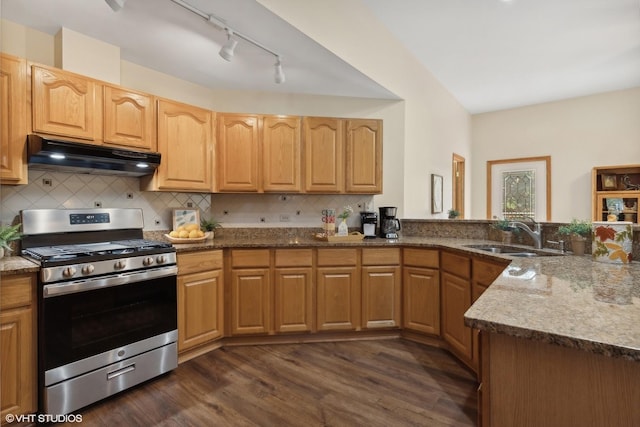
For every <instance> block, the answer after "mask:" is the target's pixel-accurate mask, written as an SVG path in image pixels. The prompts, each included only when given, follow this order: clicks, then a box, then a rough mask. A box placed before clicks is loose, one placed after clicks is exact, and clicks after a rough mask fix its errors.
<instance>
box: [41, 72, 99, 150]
mask: <svg viewBox="0 0 640 427" xmlns="http://www.w3.org/2000/svg"><path fill="white" fill-rule="evenodd" d="M32 85H33V90H32V97H33V100H32V108H33V130H34V132H43V133H49V134H54V135H63V136H70V137H74V138H81V139H86V140H89V141H93V140H94V139H95V137H96V135H97V134H98V132H96V130H97V127H96V126H98V124H99V123H100V119H99V114H100V110H99V103H97V102H96V83H95V82H94V81H93V80H90V79H88V78H85V77H82V76H80V75H77V74H73V73H69V72H67V71H62V70H57V69H52V68H44V67H41V66H37V65H33V66H32Z"/></svg>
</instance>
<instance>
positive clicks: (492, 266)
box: [471, 258, 509, 371]
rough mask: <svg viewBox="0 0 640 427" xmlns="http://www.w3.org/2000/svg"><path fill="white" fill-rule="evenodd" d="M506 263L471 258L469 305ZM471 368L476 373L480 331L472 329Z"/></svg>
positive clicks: (496, 276) (478, 362)
mask: <svg viewBox="0 0 640 427" xmlns="http://www.w3.org/2000/svg"><path fill="white" fill-rule="evenodd" d="M507 265H509V263H508V262H493V261H487V260H479V259H475V258H473V259H472V260H471V271H472V274H471V304H473V303H474V302H476V300H477V299H478V298H480V295H482V294H483V292H484V291H486V290H487V288H488V287H489V286H490V285H491V283H493V281H494V280H496V279H497V278H498V276H500V274H501V273H502V271H503V270H504V269H505V267H506V266H507ZM472 331H473V333H472V343H471V344H472V348H473V354H472V360H471V363H472V366H473V368H474V369H475V370H476V371H477V370H478V369H479V365H480V331H479V330H478V329H472Z"/></svg>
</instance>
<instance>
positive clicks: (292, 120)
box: [262, 116, 301, 192]
mask: <svg viewBox="0 0 640 427" xmlns="http://www.w3.org/2000/svg"><path fill="white" fill-rule="evenodd" d="M262 188H263V190H264V191H292V192H299V191H300V189H301V184H300V118H299V117H281V116H265V117H264V118H263V124H262Z"/></svg>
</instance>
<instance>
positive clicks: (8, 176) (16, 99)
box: [0, 54, 27, 184]
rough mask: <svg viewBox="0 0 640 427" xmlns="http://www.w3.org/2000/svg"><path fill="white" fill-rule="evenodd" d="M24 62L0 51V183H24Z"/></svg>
mask: <svg viewBox="0 0 640 427" xmlns="http://www.w3.org/2000/svg"><path fill="white" fill-rule="evenodd" d="M26 116H27V64H26V61H25V60H24V59H21V58H16V57H13V56H9V55H4V54H0V183H2V184H26V183H27V165H26V158H25V156H26V150H25V143H26V138H27V121H26Z"/></svg>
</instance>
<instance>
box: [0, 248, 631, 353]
mask: <svg viewBox="0 0 640 427" xmlns="http://www.w3.org/2000/svg"><path fill="white" fill-rule="evenodd" d="M481 244H496V242H494V241H486V240H474V239H456V238H432V237H401V238H399V239H397V240H385V239H379V238H376V239H364V240H362V241H358V242H345V243H333V242H332V243H328V242H323V241H319V240H316V239H314V238H313V237H312V236H311V235H309V236H304V237H283V238H277V237H276V238H273V237H271V238H257V239H256V238H247V237H222V238H219V237H216V238H215V239H214V240H208V241H205V242H199V243H190V244H177V245H175V247H176V250H177V252H178V254H179V253H184V252H190V251H201V250H206V249H225V248H292V247H328V248H329V247H330V248H335V247H380V246H382V247H403V246H405V247H407V246H408V247H433V248H443V249H450V250H451V249H453V250H457V251H461V252H466V253H468V254H473V255H474V256H478V257H482V258H486V259H493V260H498V259H499V260H507V261H510V264H509V266H508V267H507V268H506V269H505V271H504V272H503V273H502V275H501V276H499V277H498V278H497V279H496V280H495V281H494V283H493V284H492V285H491V286H490V287H489V288H488V289H487V291H485V292H484V294H483V295H482V296H481V297H480V298H479V299H478V300H477V301H476V302H475V303H474V304H473V305H472V307H471V308H470V309H469V310H468V311H467V312H466V313H465V322H466V324H467V325H468V326H472V327H475V328H478V329H481V330H486V331H490V332H494V333H503V334H508V335H512V336H517V337H522V338H527V339H533V340H540V341H544V342H549V343H555V344H559V345H562V346H566V347H573V348H579V349H582V350H585V351H589V352H594V353H599V354H603V355H606V356H612V357H622V358H625V359H629V360H635V361H640V263H639V262H632V263H631V264H627V265H619V264H605V263H600V262H594V261H592V259H591V256H590V255H585V256H573V255H565V256H548V257H535V258H516V257H510V256H508V255H501V254H492V253H488V252H484V251H481V250H478V249H473V248H468V247H467V245H481ZM523 249H531V248H530V247H523ZM549 252H556V251H552V250H549ZM556 253H557V252H556ZM0 271H1V272H2V273H3V274H17V273H21V272H34V271H38V266H37V265H36V264H33V263H31V262H30V261H28V260H25V259H23V258H20V257H8V258H4V259H2V260H0Z"/></svg>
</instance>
